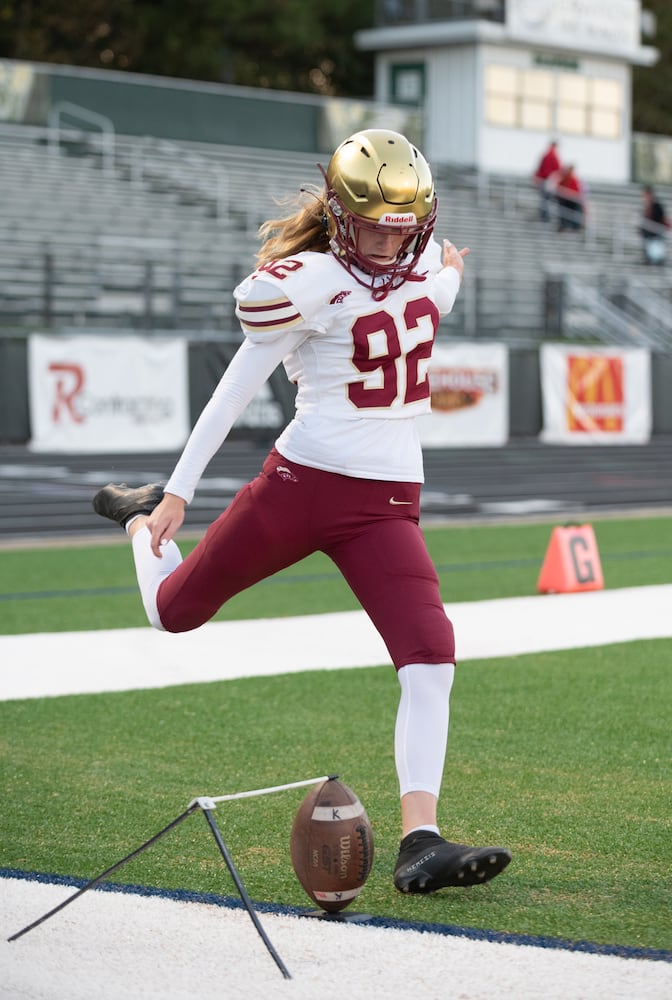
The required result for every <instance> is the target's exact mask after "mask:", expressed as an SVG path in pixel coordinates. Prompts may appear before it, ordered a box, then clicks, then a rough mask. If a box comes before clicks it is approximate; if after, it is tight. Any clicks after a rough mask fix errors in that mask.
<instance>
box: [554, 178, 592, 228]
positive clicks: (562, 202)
mask: <svg viewBox="0 0 672 1000" xmlns="http://www.w3.org/2000/svg"><path fill="white" fill-rule="evenodd" d="M555 200H556V202H557V205H558V232H561V233H562V232H564V231H565V230H567V229H570V230H577V229H583V224H584V209H585V205H584V187H583V184H582V183H581V181H580V180H579V178H578V177H577V174H576V169H575V167H574V164H573V163H571V164H569V165H568V166H566V167H563V168H562V169H561V170H560V173H559V174H558V180H557V184H556V188H555Z"/></svg>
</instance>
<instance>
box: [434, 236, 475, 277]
mask: <svg viewBox="0 0 672 1000" xmlns="http://www.w3.org/2000/svg"><path fill="white" fill-rule="evenodd" d="M468 253H469V247H464V249H463V250H458V249H457V247H456V246H455V245H454V244H453V243H451V242H450V240H444V241H443V252H442V255H441V262H442V264H443V266H444V267H454V268H455V270H456V271H457V273H458V274H459V276H460V278H462V275H463V273H464V258H465V257H466V256H467V254H468Z"/></svg>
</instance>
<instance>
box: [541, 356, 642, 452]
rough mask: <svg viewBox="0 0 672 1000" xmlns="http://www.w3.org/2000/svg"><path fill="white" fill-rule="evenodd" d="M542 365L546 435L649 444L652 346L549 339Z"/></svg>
mask: <svg viewBox="0 0 672 1000" xmlns="http://www.w3.org/2000/svg"><path fill="white" fill-rule="evenodd" d="M540 365H541V397H542V408H543V428H542V432H541V437H542V439H543V440H544V441H548V442H550V443H553V444H609V443H612V444H643V443H645V442H646V441H648V440H649V437H650V435H651V374H650V370H651V358H650V354H649V352H648V351H646V350H643V349H640V348H618V347H614V348H609V347H576V346H565V345H560V344H544V345H542V348H541V351H540Z"/></svg>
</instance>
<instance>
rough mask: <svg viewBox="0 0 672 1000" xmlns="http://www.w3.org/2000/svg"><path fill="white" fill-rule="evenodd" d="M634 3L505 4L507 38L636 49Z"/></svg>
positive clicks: (530, 0) (517, 0)
mask: <svg viewBox="0 0 672 1000" xmlns="http://www.w3.org/2000/svg"><path fill="white" fill-rule="evenodd" d="M639 8H640V4H639V2H638V0H507V2H506V24H507V27H508V29H509V32H510V34H511V36H512V37H513V38H515V39H517V40H518V39H519V40H521V41H523V40H524V41H527V42H531V43H533V44H534V43H537V44H551V45H554V46H555V47H558V46H563V45H564V46H565V47H566V48H569V49H570V50H571V49H590V50H591V51H593V52H604V53H605V54H608V53H611V52H622V51H624V50H625V51H630V50H633V49H636V48H637V47H638V45H639V40H640V30H639V16H640V11H639Z"/></svg>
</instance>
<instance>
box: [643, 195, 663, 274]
mask: <svg viewBox="0 0 672 1000" xmlns="http://www.w3.org/2000/svg"><path fill="white" fill-rule="evenodd" d="M668 227H669V223H668V220H667V217H666V214H665V209H664V208H663V206H662V204H661V203H660V201H659V200H658V198H657V196H656V192H655V191H654V190H653V188H652V187H651V185H650V184H645V185H644V187H643V188H642V219H641V225H640V233H641V235H642V245H643V249H644V262H645V263H646V264H664V263H665V257H666V256H667V246H666V238H667V230H668Z"/></svg>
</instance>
